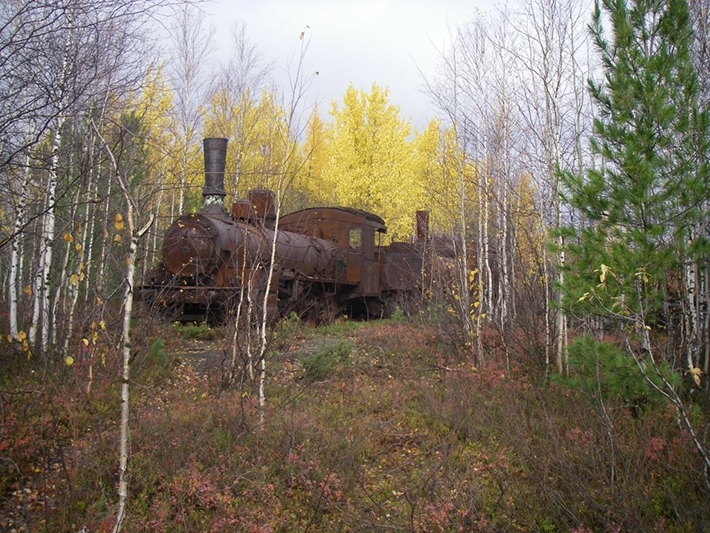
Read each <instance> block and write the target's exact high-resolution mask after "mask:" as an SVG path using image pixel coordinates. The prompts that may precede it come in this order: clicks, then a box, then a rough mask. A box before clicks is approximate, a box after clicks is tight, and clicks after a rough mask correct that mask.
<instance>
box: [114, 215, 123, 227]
mask: <svg viewBox="0 0 710 533" xmlns="http://www.w3.org/2000/svg"><path fill="white" fill-rule="evenodd" d="M113 226H114V227H115V228H116V231H121V230H123V228H124V227H125V226H124V224H123V216H122V215H121V213H116V216H115V217H114V219H113Z"/></svg>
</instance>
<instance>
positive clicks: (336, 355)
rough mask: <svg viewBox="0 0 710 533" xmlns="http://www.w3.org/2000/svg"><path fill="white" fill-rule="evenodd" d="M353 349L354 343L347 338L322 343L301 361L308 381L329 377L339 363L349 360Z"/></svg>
mask: <svg viewBox="0 0 710 533" xmlns="http://www.w3.org/2000/svg"><path fill="white" fill-rule="evenodd" d="M352 349H353V345H352V343H351V342H350V341H347V340H340V341H338V342H336V343H335V344H323V345H321V346H320V348H318V350H317V351H316V352H315V353H314V354H311V355H308V356H306V357H304V358H303V360H302V361H301V364H302V365H303V368H304V370H305V371H306V374H305V379H306V381H309V382H314V381H323V380H325V379H327V378H328V377H329V376H330V374H331V373H332V371H333V369H334V368H335V366H336V365H337V364H338V363H342V362H344V361H346V360H347V358H348V356H349V355H350V352H352Z"/></svg>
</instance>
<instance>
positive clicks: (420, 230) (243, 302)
mask: <svg viewBox="0 0 710 533" xmlns="http://www.w3.org/2000/svg"><path fill="white" fill-rule="evenodd" d="M226 153H227V139H218V138H207V139H204V158H205V184H204V188H203V192H202V195H203V197H204V204H203V208H202V210H201V211H200V212H199V213H195V214H188V215H182V216H180V217H178V218H177V220H175V222H173V224H172V225H171V226H170V227H169V228H168V229H167V231H166V233H165V236H164V239H163V245H162V260H161V261H160V262H159V263H158V264H157V265H156V266H155V267H154V268H152V269H151V270H150V271H148V272H147V274H146V276H145V278H144V281H143V284H142V285H141V286H139V287H137V290H136V298H137V299H138V300H142V301H144V302H147V303H148V304H149V305H150V306H152V307H154V308H159V309H161V310H163V311H164V312H168V313H169V314H170V316H171V318H172V319H174V320H179V321H183V322H187V321H205V320H207V321H210V322H220V321H224V320H225V319H226V318H227V317H228V316H229V315H230V314H234V313H236V312H238V311H239V312H241V311H242V310H243V309H259V310H261V311H263V307H259V306H263V303H264V302H266V306H267V309H266V312H267V313H266V314H267V317H268V320H276V319H278V318H279V317H284V316H287V315H289V314H291V313H296V314H297V315H298V316H300V317H303V318H305V319H308V320H311V321H315V322H328V321H331V320H333V319H334V318H335V317H336V316H337V315H339V314H348V315H349V316H352V317H378V316H383V315H386V314H387V313H389V312H390V311H391V310H392V309H393V308H394V307H395V306H397V305H406V304H407V302H409V303H410V304H411V302H413V301H416V300H417V299H418V298H419V297H420V296H421V288H422V282H423V279H424V276H425V272H424V267H425V264H426V261H425V253H426V250H425V248H426V246H425V244H426V241H427V233H428V213H427V212H425V211H420V212H418V213H417V236H416V238H415V240H413V242H412V243H403V242H396V243H392V244H389V245H380V243H379V242H377V241H379V239H380V238H381V236H382V235H383V234H384V233H385V232H386V231H387V229H386V227H385V223H384V221H383V220H382V219H381V218H380V217H379V216H377V215H375V214H373V213H369V212H367V211H362V210H359V209H353V208H347V207H315V208H308V209H303V210H300V211H296V212H294V213H290V214H288V215H284V216H281V217H280V218H279V219H278V221H277V217H276V209H275V200H274V195H273V193H272V192H271V191H268V190H252V191H250V192H249V193H248V194H247V198H246V199H245V200H240V201H237V202H235V203H234V204H233V205H232V206H231V210H230V211H227V210H226V209H225V207H224V197H225V196H226V193H225V190H224V174H225V164H226ZM272 258H273V261H272Z"/></svg>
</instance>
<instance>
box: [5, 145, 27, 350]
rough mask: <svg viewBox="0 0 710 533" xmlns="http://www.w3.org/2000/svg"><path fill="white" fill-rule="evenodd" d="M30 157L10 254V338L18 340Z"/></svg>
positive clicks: (19, 199) (20, 196)
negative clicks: (18, 315) (22, 234)
mask: <svg viewBox="0 0 710 533" xmlns="http://www.w3.org/2000/svg"><path fill="white" fill-rule="evenodd" d="M29 168H30V166H29V155H28V156H27V160H26V162H25V170H24V172H23V178H22V182H21V183H20V191H19V194H18V196H17V205H16V206H15V225H14V227H13V235H14V238H13V239H12V250H11V252H10V274H9V279H8V294H9V300H10V336H11V337H12V338H13V339H15V340H17V339H18V335H19V331H20V330H19V325H18V317H17V307H18V302H19V294H20V292H19V291H20V285H21V284H22V283H21V278H22V263H23V246H22V240H21V238H20V237H21V235H20V234H21V232H22V229H23V228H24V225H25V222H26V217H27V195H28V188H29V181H30V171H29Z"/></svg>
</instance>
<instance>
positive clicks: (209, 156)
mask: <svg viewBox="0 0 710 533" xmlns="http://www.w3.org/2000/svg"><path fill="white" fill-rule="evenodd" d="M203 145H204V150H205V186H204V188H203V189H202V196H203V197H204V199H205V200H204V207H208V206H210V205H212V204H218V205H219V206H221V207H224V206H223V200H224V197H225V196H226V194H227V193H226V192H225V191H224V169H225V166H226V164H227V139H217V138H207V139H205V140H204V141H203Z"/></svg>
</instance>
